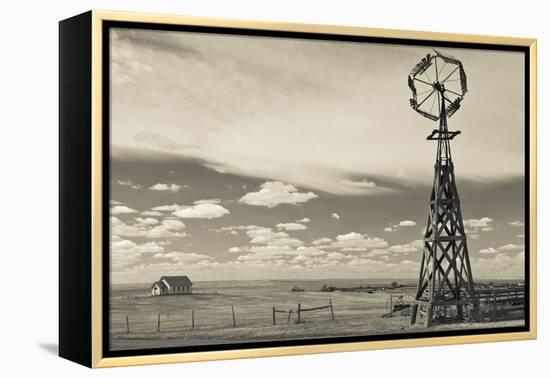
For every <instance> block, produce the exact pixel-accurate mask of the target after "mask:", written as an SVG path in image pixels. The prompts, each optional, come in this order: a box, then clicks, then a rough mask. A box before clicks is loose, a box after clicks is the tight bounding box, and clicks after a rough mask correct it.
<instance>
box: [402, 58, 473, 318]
mask: <svg viewBox="0 0 550 378" xmlns="http://www.w3.org/2000/svg"><path fill="white" fill-rule="evenodd" d="M409 87H410V88H411V90H412V92H413V98H412V99H411V101H410V102H411V107H412V108H413V109H414V110H415V111H417V112H418V113H419V114H421V115H422V116H424V117H426V118H428V119H431V120H433V121H439V128H438V129H436V130H433V131H432V133H431V134H430V135H429V136H428V138H427V139H428V140H435V141H437V154H436V162H435V166H434V181H433V188H432V193H431V196H430V212H429V216H428V223H427V226H426V231H425V233H424V246H423V254H422V263H421V265H420V275H419V280H418V288H417V292H416V297H415V300H416V301H415V303H414V304H413V306H412V311H411V324H414V323H415V321H416V316H417V313H418V309H419V307H421V308H423V309H425V313H426V327H429V326H430V325H431V324H432V321H433V320H441V319H443V318H455V319H464V317H465V313H464V307H465V306H471V307H470V308H471V309H472V310H473V314H474V318H475V319H477V318H478V311H479V309H478V304H477V301H476V297H475V292H474V280H473V276H472V269H471V266H470V259H469V256H468V245H467V241H466V239H467V238H466V231H465V229H464V223H463V220H462V213H461V210H460V198H459V196H458V190H457V187H456V180H455V174H454V165H453V160H452V156H451V145H450V141H451V140H452V139H453V138H454V137H455V136H457V135H459V134H460V131H449V130H448V128H447V119H448V118H449V117H451V116H452V115H453V114H454V113H455V112H456V111H457V110H458V109H459V108H460V103H461V101H462V99H463V97H464V95H465V94H466V92H467V86H466V75H465V72H464V69H463V67H462V63H461V62H460V61H459V60H457V59H456V58H453V57H450V56H447V55H444V54H442V53H440V52H439V51H435V53H434V54H428V55H427V56H426V57H425V58H424V59H422V61H421V62H420V63H418V64H417V65H416V66H415V67H414V69H413V70H412V71H411V74H410V75H409ZM436 104H437V106H435V105H436ZM452 308H456V312H453V311H452ZM448 310H449V311H448Z"/></svg>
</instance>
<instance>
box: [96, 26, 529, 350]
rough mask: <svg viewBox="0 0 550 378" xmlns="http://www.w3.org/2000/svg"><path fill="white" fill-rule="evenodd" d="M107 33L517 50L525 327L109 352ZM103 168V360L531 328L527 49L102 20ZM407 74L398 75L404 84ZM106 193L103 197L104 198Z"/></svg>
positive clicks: (509, 46) (109, 175)
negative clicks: (141, 31)
mask: <svg viewBox="0 0 550 378" xmlns="http://www.w3.org/2000/svg"><path fill="white" fill-rule="evenodd" d="M111 28H128V29H146V30H165V31H180V32H195V33H197V32H200V33H214V34H231V35H242V36H258V37H272V38H299V39H312V40H330V41H342V42H363V43H379V44H398V45H415V46H427V47H452V48H468V49H478V50H500V51H516V52H522V53H523V54H524V82H525V88H524V90H525V104H524V118H525V120H524V124H525V130H524V132H525V134H524V143H525V145H524V151H525V155H524V177H525V182H524V191H525V192H524V195H525V211H524V217H525V220H524V224H525V251H526V252H527V253H526V254H525V267H524V279H525V290H526V295H525V323H524V326H520V327H499V328H485V329H471V330H466V329H464V330H447V331H432V332H415V333H407V334H382V335H368V336H345V337H326V338H312V339H303V340H300V339H295V340H277V341H257V342H244V343H232V344H218V345H217V344H212V345H199V346H182V347H167V348H147V349H132V350H117V351H111V350H110V349H109V341H110V334H109V324H110V323H109V321H110V317H109V310H110V308H109V306H110V296H109V295H108V293H109V286H110V254H109V251H110V246H109V240H110V223H109V200H110V193H111V192H110V181H111V180H110V178H111V172H110V168H111V167H110V156H111V154H110V153H111V144H110V70H109V67H110V44H109V43H110V38H109V30H110V29H111ZM102 39H103V40H102V53H103V61H102V66H103V69H102V72H103V74H102V84H103V86H102V88H103V89H102V92H103V93H102V108H103V115H102V126H103V140H102V151H103V157H102V160H103V161H102V168H103V178H102V180H103V183H102V190H103V193H104V195H103V203H102V214H103V220H102V227H103V241H102V247H103V248H102V250H103V256H102V257H103V267H102V273H103V274H102V276H103V277H102V281H103V282H102V293H103V296H102V301H103V303H102V304H103V314H102V317H103V329H102V333H103V335H102V340H103V345H102V354H103V357H126V356H139V355H155V354H168V353H191V352H206V351H217V350H235V349H254V348H267V347H284V346H305V345H318V344H338V343H349V342H360V341H380V340H401V339H416V338H433V337H442V336H445V337H448V336H464V335H481V334H484V335H486V334H500V333H509V332H528V331H529V330H530V329H531V328H530V326H531V324H530V296H529V293H530V285H531V281H530V272H529V266H530V265H529V260H530V256H529V253H528V252H529V251H530V237H529V236H530V200H529V196H530V170H529V167H530V117H529V116H530V108H529V104H530V84H531V83H530V55H529V47H528V46H515V45H498V44H482V43H463V42H444V41H430V40H415V39H401V38H385V37H369V36H352V35H335V34H322V33H305V32H289V31H272V30H256V29H254V30H251V29H240V28H226V27H212V26H190V25H167V24H158V23H146V22H124V21H103V22H102ZM406 76H407V72H404V73H403V85H405V78H406ZM105 194H108V195H105Z"/></svg>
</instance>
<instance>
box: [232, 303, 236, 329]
mask: <svg viewBox="0 0 550 378" xmlns="http://www.w3.org/2000/svg"><path fill="white" fill-rule="evenodd" d="M231 312H232V313H233V327H236V326H237V322H236V321H235V308H234V307H233V305H231Z"/></svg>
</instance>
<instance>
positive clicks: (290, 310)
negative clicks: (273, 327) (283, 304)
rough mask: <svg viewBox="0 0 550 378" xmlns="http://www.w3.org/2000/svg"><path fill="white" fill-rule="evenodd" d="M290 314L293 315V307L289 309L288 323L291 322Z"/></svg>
mask: <svg viewBox="0 0 550 378" xmlns="http://www.w3.org/2000/svg"><path fill="white" fill-rule="evenodd" d="M290 315H292V309H289V310H288V320H287V321H286V322H287V324H288V323H290Z"/></svg>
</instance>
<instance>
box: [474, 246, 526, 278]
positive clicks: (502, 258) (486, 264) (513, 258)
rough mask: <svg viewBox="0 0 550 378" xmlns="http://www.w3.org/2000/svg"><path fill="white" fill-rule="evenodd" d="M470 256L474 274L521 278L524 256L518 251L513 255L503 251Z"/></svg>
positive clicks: (489, 276)
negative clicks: (475, 256)
mask: <svg viewBox="0 0 550 378" xmlns="http://www.w3.org/2000/svg"><path fill="white" fill-rule="evenodd" d="M483 256H484V257H479V258H470V262H471V264H472V269H474V274H475V275H476V277H477V276H482V277H484V278H497V279H502V278H523V274H524V264H525V257H524V255H523V254H522V253H521V252H520V253H518V254H515V255H508V254H504V253H498V254H488V255H483Z"/></svg>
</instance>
